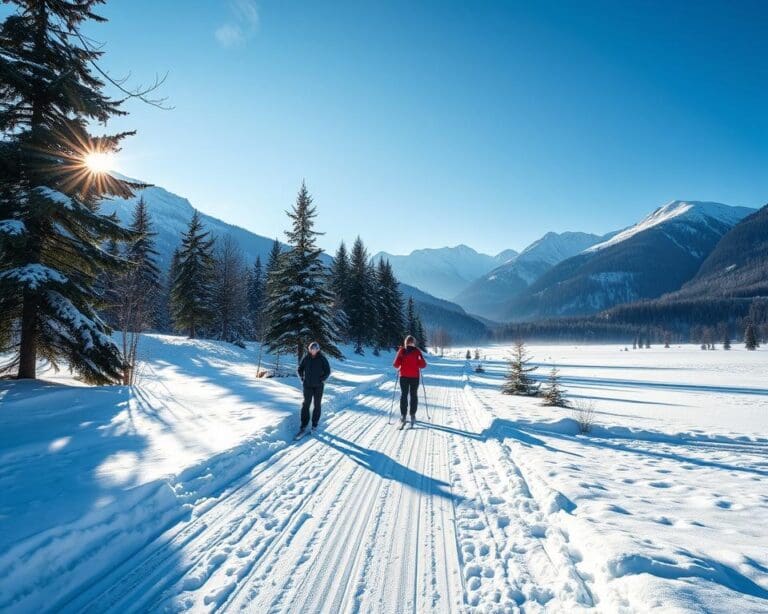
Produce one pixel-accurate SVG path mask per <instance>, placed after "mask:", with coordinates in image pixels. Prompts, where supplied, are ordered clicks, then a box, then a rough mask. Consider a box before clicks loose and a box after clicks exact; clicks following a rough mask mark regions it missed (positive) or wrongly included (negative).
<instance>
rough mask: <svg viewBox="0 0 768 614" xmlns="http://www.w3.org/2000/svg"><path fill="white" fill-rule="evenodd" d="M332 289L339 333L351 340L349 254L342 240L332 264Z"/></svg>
mask: <svg viewBox="0 0 768 614" xmlns="http://www.w3.org/2000/svg"><path fill="white" fill-rule="evenodd" d="M331 289H332V290H333V299H334V302H333V309H334V313H335V317H336V320H337V322H338V323H339V324H338V329H339V334H340V336H341V338H342V339H344V340H345V341H348V340H349V331H348V330H347V326H348V324H349V322H348V318H347V305H348V304H349V254H348V253H347V246H346V245H345V244H344V241H342V242H341V243H340V244H339V248H338V249H337V250H336V255H335V256H334V258H333V264H332V265H331Z"/></svg>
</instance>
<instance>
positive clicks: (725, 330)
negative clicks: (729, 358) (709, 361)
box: [723, 326, 731, 350]
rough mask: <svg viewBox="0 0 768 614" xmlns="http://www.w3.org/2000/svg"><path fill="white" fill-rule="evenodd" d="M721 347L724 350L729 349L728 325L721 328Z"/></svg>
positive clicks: (729, 334) (729, 335)
mask: <svg viewBox="0 0 768 614" xmlns="http://www.w3.org/2000/svg"><path fill="white" fill-rule="evenodd" d="M723 349H724V350H730V349H731V333H730V332H729V330H728V326H725V327H724V328H723Z"/></svg>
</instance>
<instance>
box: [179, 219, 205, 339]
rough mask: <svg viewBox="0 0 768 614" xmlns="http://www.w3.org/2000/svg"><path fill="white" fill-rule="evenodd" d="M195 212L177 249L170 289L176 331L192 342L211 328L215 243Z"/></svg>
mask: <svg viewBox="0 0 768 614" xmlns="http://www.w3.org/2000/svg"><path fill="white" fill-rule="evenodd" d="M209 235H210V233H209V232H208V231H206V230H203V224H202V222H201V221H200V214H199V213H198V212H197V211H195V212H194V214H193V215H192V219H191V220H190V221H189V226H188V227H187V230H186V232H185V233H184V234H183V235H182V238H181V246H180V247H179V249H178V260H177V262H176V266H175V267H174V268H175V270H174V276H173V282H172V286H171V315H172V317H173V323H174V326H175V327H176V329H177V330H179V331H182V332H184V333H186V334H187V335H189V337H190V339H194V338H195V337H197V335H199V334H201V333H202V332H203V331H204V330H206V329H207V328H208V327H210V325H211V321H212V319H213V310H212V307H211V299H212V293H213V274H214V258H213V244H214V240H213V239H212V238H211V237H210V236H209Z"/></svg>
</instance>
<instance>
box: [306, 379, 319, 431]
mask: <svg viewBox="0 0 768 614" xmlns="http://www.w3.org/2000/svg"><path fill="white" fill-rule="evenodd" d="M313 401H314V405H315V406H314V408H313V409H312V426H317V424H318V422H320V403H322V401H323V385H322V384H320V385H319V386H304V403H302V405H301V428H306V427H307V425H308V424H309V405H310V404H311V403H312V402H313Z"/></svg>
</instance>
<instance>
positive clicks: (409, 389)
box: [400, 377, 419, 416]
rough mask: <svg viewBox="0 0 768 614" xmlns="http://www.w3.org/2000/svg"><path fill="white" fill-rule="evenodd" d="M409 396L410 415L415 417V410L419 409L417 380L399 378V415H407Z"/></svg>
mask: <svg viewBox="0 0 768 614" xmlns="http://www.w3.org/2000/svg"><path fill="white" fill-rule="evenodd" d="M409 395H410V401H411V402H410V407H411V415H412V416H415V415H416V409H417V408H418V407H419V378H418V377H401V378H400V415H402V416H405V415H406V414H407V413H408V397H409Z"/></svg>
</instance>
